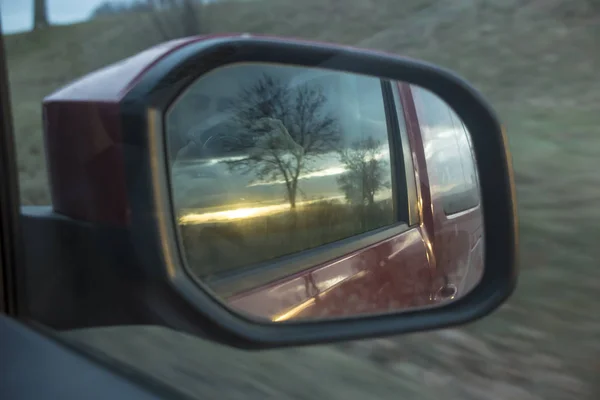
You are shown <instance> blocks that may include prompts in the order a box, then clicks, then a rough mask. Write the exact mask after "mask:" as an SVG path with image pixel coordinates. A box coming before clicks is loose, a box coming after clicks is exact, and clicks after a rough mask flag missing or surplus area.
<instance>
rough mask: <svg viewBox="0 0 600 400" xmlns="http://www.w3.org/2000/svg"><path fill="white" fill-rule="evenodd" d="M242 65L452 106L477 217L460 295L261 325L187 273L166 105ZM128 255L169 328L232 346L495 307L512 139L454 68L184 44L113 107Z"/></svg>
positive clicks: (370, 54) (510, 196)
mask: <svg viewBox="0 0 600 400" xmlns="http://www.w3.org/2000/svg"><path fill="white" fill-rule="evenodd" d="M242 62H268V63H278V64H289V65H299V66H307V67H319V68H326V69H331V70H338V71H344V72H351V73H358V74H365V75H373V76H378V77H383V78H387V79H390V80H399V81H404V82H408V83H411V84H415V85H419V86H421V87H424V88H426V89H428V90H430V91H432V92H434V93H435V94H437V95H438V96H439V97H440V98H441V99H443V100H444V101H446V102H447V103H448V104H450V105H451V106H452V108H453V109H454V110H455V112H456V113H457V114H458V115H459V116H460V117H461V118H462V119H463V121H464V123H465V125H466V127H467V128H468V129H469V131H470V132H472V133H473V137H472V144H473V146H474V151H475V155H476V157H477V164H478V169H479V177H480V181H481V182H480V185H481V201H482V206H483V215H484V237H485V272H484V275H483V278H482V280H481V282H480V284H479V285H478V286H477V287H476V288H475V289H474V290H473V291H472V292H470V293H469V294H468V295H466V296H465V297H463V298H461V299H459V300H457V301H455V302H453V303H449V304H448V305H445V306H442V307H438V308H428V309H421V310H415V311H407V312H402V313H398V314H385V315H369V316H360V317H353V318H346V319H335V320H323V321H318V322H294V321H289V322H284V323H277V324H274V323H268V322H261V321H258V320H252V319H247V318H245V317H244V316H242V315H239V314H237V313H236V312H235V311H233V310H231V309H229V308H228V307H226V306H224V305H223V303H222V302H220V301H219V300H217V299H215V298H214V297H213V296H212V295H211V294H209V292H208V290H207V289H206V288H205V290H202V288H201V287H200V286H199V285H198V284H197V282H196V281H194V280H193V279H192V278H191V277H190V276H189V275H188V274H187V272H186V270H185V268H183V265H182V263H181V254H180V251H179V245H178V243H177V241H176V240H175V229H176V228H175V226H174V223H173V220H172V215H171V210H172V207H171V204H170V201H171V199H170V195H169V189H168V176H167V175H168V174H167V173H166V153H165V151H164V150H165V138H164V137H163V129H162V124H163V121H162V117H163V114H164V111H165V110H166V109H167V108H168V106H169V105H170V104H171V103H172V102H173V101H174V100H175V98H176V97H177V96H178V95H179V94H180V93H181V92H182V91H183V90H184V89H185V88H186V87H187V86H188V85H190V84H191V82H193V81H195V80H196V79H198V78H199V77H200V76H202V75H203V74H206V73H207V72H209V71H211V70H213V69H215V68H219V67H222V66H225V65H229V64H234V63H242ZM120 110H121V113H122V125H123V132H126V133H127V134H126V135H125V137H124V139H123V140H124V143H123V153H124V156H125V163H126V166H125V168H126V177H127V190H128V193H127V194H128V197H129V200H130V204H132V205H135V206H134V207H133V206H132V207H131V210H130V218H131V241H132V245H133V246H134V249H133V251H134V252H135V253H136V254H137V256H138V257H139V258H140V259H141V261H142V263H143V267H144V268H145V269H146V271H147V272H148V273H149V276H150V277H151V281H152V282H153V283H154V284H153V285H152V286H151V288H150V286H149V287H148V289H147V290H146V291H147V294H146V296H147V301H148V303H149V304H150V305H151V307H152V311H153V312H154V313H155V316H156V317H157V318H158V319H159V320H161V321H162V322H163V323H164V324H165V325H168V326H170V327H172V328H175V329H180V330H185V331H188V332H190V333H193V334H198V335H202V336H206V337H207V338H209V339H211V340H214V341H218V342H221V343H224V344H227V345H231V346H235V347H240V348H246V349H262V348H275V347H283V346H297V345H305V344H314V343H327V342H334V341H341V340H351V339H359V338H369V337H377V336H388V335H394V334H401V333H408V332H416V331H424V330H431V329H438V328H445V327H450V326H454V325H459V324H463V323H466V322H470V321H473V320H476V319H478V318H481V317H483V316H485V315H487V314H489V313H490V312H492V311H493V310H495V309H496V308H497V307H498V306H500V305H501V304H502V303H503V302H504V301H505V300H506V299H507V298H508V297H509V296H510V294H511V293H512V291H513V290H514V288H515V286H516V281H517V266H516V258H517V241H518V236H517V215H516V200H515V187H514V178H513V173H512V166H511V159H510V153H509V150H508V142H507V140H506V137H505V134H504V131H503V128H502V126H501V124H500V122H499V120H498V118H497V117H496V115H495V113H494V111H493V110H492V108H491V107H490V106H489V105H488V103H487V101H485V100H484V99H483V97H482V96H481V95H480V94H479V93H478V92H477V91H476V90H474V89H473V88H472V87H471V86H470V85H469V84H468V83H467V82H465V81H464V80H463V79H461V78H460V77H458V76H457V75H455V74H454V73H452V72H450V71H447V70H445V69H442V68H440V67H437V66H435V65H432V64H428V63H425V62H421V61H416V60H412V59H408V58H404V57H399V56H395V55H390V54H385V53H380V52H375V51H367V50H361V49H355V48H351V47H346V46H337V45H331V44H322V43H314V42H306V41H300V40H289V39H282V38H269V37H257V36H251V35H235V36H223V37H213V38H206V39H201V40H197V41H195V42H192V43H189V44H187V45H185V46H183V47H180V48H179V49H177V50H175V51H174V52H172V53H170V54H169V55H167V56H166V57H164V58H162V59H160V60H159V61H157V62H156V63H154V64H153V65H152V66H151V67H149V68H148V69H147V70H146V71H145V73H144V74H142V76H141V77H140V78H139V79H137V80H136V82H135V83H134V85H133V86H132V88H131V90H130V91H128V92H127V93H126V94H125V95H124V97H123V98H122V101H121V103H120Z"/></svg>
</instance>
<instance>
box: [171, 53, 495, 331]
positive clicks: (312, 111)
mask: <svg viewBox="0 0 600 400" xmlns="http://www.w3.org/2000/svg"><path fill="white" fill-rule="evenodd" d="M411 110H415V111H411ZM411 112H412V113H413V114H414V115H411ZM406 121H411V123H409V124H407V123H406ZM165 131H166V140H167V149H168V158H169V159H168V165H169V169H170V184H171V188H170V189H171V195H172V203H173V208H174V209H173V215H174V219H175V223H176V225H177V231H178V239H179V241H180V248H181V252H182V259H183V261H184V264H185V266H186V268H187V269H188V271H189V272H190V274H191V275H193V276H194V277H195V278H196V279H197V280H199V281H201V282H203V283H204V284H206V285H207V286H208V287H209V288H210V289H211V290H212V291H213V292H214V293H215V295H216V296H218V297H219V298H221V299H222V300H223V301H225V302H226V303H227V304H229V305H230V306H231V307H232V308H234V309H236V310H238V311H240V312H243V313H245V314H249V315H251V316H254V317H258V318H262V319H269V320H272V321H285V320H291V319H321V318H333V317H348V316H355V315H359V314H364V313H372V314H379V313H385V312H399V311H406V310H411V309H415V308H420V307H427V306H435V305H438V304H443V303H445V302H448V301H452V300H454V299H457V298H459V297H462V296H464V295H465V294H466V293H468V292H469V291H470V290H471V289H473V288H474V287H475V286H476V285H477V283H478V280H479V279H480V277H481V275H482V272H483V237H482V236H483V222H482V214H481V207H480V204H479V183H478V176H477V168H476V163H475V158H474V153H473V151H472V147H471V141H470V137H469V133H468V131H467V129H466V127H465V126H464V124H463V123H462V121H461V120H460V118H459V117H458V116H457V115H456V114H455V113H454V111H453V110H452V109H451V108H450V107H449V106H448V105H447V104H446V103H445V102H444V101H442V100H441V99H439V98H438V97H437V96H436V95H435V94H433V93H431V92H428V91H426V90H424V89H422V88H419V87H415V86H411V85H409V84H405V83H402V82H391V81H388V80H384V79H380V78H378V77H372V76H364V75H357V74H351V73H344V72H339V71H332V70H325V69H318V68H307V67H297V66H286V65H274V64H258V63H244V64H235V65H231V66H227V67H223V68H219V69H216V70H214V71H212V72H210V73H208V74H206V75H204V76H202V77H201V78H199V79H198V80H197V81H195V82H194V83H193V84H191V86H189V87H188V88H187V89H186V90H185V91H184V92H183V93H182V94H181V95H180V96H179V97H178V98H177V99H176V100H175V102H174V103H173V104H172V105H171V107H169V110H168V111H167V114H166V126H165Z"/></svg>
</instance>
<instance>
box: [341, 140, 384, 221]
mask: <svg viewBox="0 0 600 400" xmlns="http://www.w3.org/2000/svg"><path fill="white" fill-rule="evenodd" d="M383 149H384V146H383V145H382V144H381V142H379V141H377V140H375V139H374V138H373V137H371V136H369V137H367V138H366V139H363V140H359V141H356V142H353V143H352V144H351V145H350V147H349V148H345V149H343V150H340V152H339V155H340V161H341V162H342V163H343V164H344V166H345V168H346V172H345V173H344V174H342V175H341V176H340V177H339V178H338V179H337V183H338V185H339V187H340V190H341V191H342V192H343V193H344V196H345V198H346V200H347V201H348V203H350V204H351V205H352V206H353V207H354V208H355V209H356V210H357V211H358V214H359V215H360V219H361V228H363V229H367V228H368V227H375V226H377V225H380V224H379V221H378V219H379V218H376V216H378V214H379V212H378V211H380V208H381V207H380V206H378V205H377V204H376V201H375V196H376V194H377V193H378V192H380V191H381V190H382V189H389V188H390V183H389V181H388V180H387V179H386V172H387V171H386V168H385V166H386V165H387V162H386V161H385V160H383V159H381V157H380V155H381V152H382V151H383Z"/></svg>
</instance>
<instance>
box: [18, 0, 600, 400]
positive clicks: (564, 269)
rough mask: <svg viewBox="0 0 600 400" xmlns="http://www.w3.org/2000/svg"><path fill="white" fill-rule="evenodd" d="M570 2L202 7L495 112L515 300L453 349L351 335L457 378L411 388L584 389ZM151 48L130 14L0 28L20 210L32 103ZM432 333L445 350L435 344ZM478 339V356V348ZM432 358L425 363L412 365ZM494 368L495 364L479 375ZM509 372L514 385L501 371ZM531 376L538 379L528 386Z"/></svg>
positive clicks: (589, 287)
mask: <svg viewBox="0 0 600 400" xmlns="http://www.w3.org/2000/svg"><path fill="white" fill-rule="evenodd" d="M576 3H577V4H582V1H578V2H576V1H566V0H565V1H558V0H552V1H547V2H543V1H531V2H521V1H517V0H514V1H505V2H499V1H492V0H457V1H453V2H443V1H434V0H406V1H402V2H399V1H397V0H361V1H358V0H349V1H344V2H341V1H334V0H304V1H302V2H299V1H291V0H279V1H274V0H266V1H256V2H251V3H247V4H226V3H225V4H217V5H212V6H210V7H209V8H207V12H206V18H208V20H209V21H210V24H209V26H208V29H209V30H210V31H212V32H232V31H235V32H252V33H265V34H272V35H284V36H295V37H302V38H309V39H316V40H325V41H333V42H339V43H346V44H353V45H357V46H362V47H369V48H374V49H382V50H388V51H391V52H395V53H400V54H404V55H407V56H411V57H416V58H421V59H425V60H428V61H431V62H434V63H438V64H440V65H442V66H445V67H448V68H450V69H453V70H455V71H457V72H458V73H459V74H460V75H462V76H464V77H465V78H467V79H468V80H469V81H470V82H471V83H473V84H474V85H475V87H477V88H478V89H479V90H481V91H482V92H483V94H484V95H485V96H486V97H487V98H488V99H489V100H490V101H491V102H492V104H493V106H494V107H495V108H496V109H497V111H498V113H499V115H500V117H501V119H502V120H503V122H504V124H505V125H506V128H507V133H508V137H509V142H510V148H511V152H512V155H513V160H514V167H515V174H516V181H517V190H518V210H519V214H520V232H521V235H520V237H521V254H520V264H521V270H522V272H521V276H520V280H519V287H518V290H517V291H516V293H515V295H514V296H513V297H512V298H511V300H510V301H509V302H508V303H507V305H506V306H504V307H503V308H502V309H501V310H500V311H498V312H496V313H495V314H494V315H492V316H491V317H488V318H486V319H485V320H483V321H482V322H479V323H476V324H472V325H469V326H467V327H465V328H464V329H461V330H460V331H459V332H460V335H463V336H465V337H467V338H468V339H469V340H467V341H466V342H465V343H467V342H468V343H470V344H467V345H465V347H464V349H463V347H462V344H460V343H459V342H458V341H457V340H456V337H458V336H457V335H459V334H458V333H453V334H454V335H455V336H453V337H450V339H449V338H448V335H449V334H448V333H447V332H446V333H445V332H440V333H430V334H419V335H411V336H406V337H402V338H398V339H394V340H396V341H397V342H396V343H397V344H396V348H398V347H400V348H402V350H401V351H400V350H398V351H396V352H394V351H390V350H389V348H388V347H385V346H386V345H383V343H387V342H386V341H384V340H381V341H374V342H371V341H365V342H361V343H357V344H355V346H357V347H361V346H362V347H364V348H368V351H367V353H368V354H369V356H373V357H375V354H376V353H377V352H378V351H380V350H378V349H380V348H382V349H384V350H381V351H383V352H384V353H386V357H387V358H393V357H396V359H395V361H393V362H396V363H397V364H402V363H403V362H406V360H409V361H411V362H413V363H414V364H415V365H418V364H419V363H420V364H419V365H421V366H423V365H427V366H428V368H430V369H431V370H436V368H438V369H440V371H442V372H439V373H440V374H442V375H443V374H444V373H445V374H447V375H450V376H452V377H453V379H455V380H456V379H459V380H460V382H461V383H460V384H457V385H455V386H454V388H453V389H451V390H450V391H444V390H443V389H441V388H436V387H435V385H433V386H429V387H428V388H422V390H423V391H427V392H428V393H429V392H431V393H434V392H435V393H440V394H441V393H443V394H445V395H447V396H446V397H447V398H448V396H456V398H462V399H465V398H471V397H469V396H473V398H481V399H484V398H493V397H491V395H490V397H485V396H487V394H486V395H484V394H483V393H482V392H478V391H474V389H473V387H475V386H476V385H481V386H482V387H484V388H485V387H486V385H487V386H489V385H491V383H490V382H494V384H495V383H496V382H505V383H506V384H507V385H509V384H510V385H513V384H514V385H516V386H518V388H519V390H521V392H510V391H509V392H503V393H509V395H506V396H508V397H505V398H509V397H511V395H510V394H512V397H514V398H520V399H529V398H532V399H537V398H544V399H568V398H574V397H576V398H579V399H590V400H591V399H596V398H598V397H600V387H599V385H598V383H597V382H596V381H597V379H596V378H597V376H598V373H599V364H598V362H597V360H598V359H599V358H600V346H599V345H598V344H597V343H596V342H597V341H598V340H597V339H598V337H600V335H599V334H600V314H599V313H597V312H593V311H590V310H594V309H597V308H598V306H600V297H599V296H598V289H600V270H599V268H598V259H599V256H600V246H599V245H598V243H597V242H598V238H599V237H600V235H599V234H598V226H600V207H599V206H598V200H599V199H600V174H599V173H598V165H599V163H598V159H599V154H600V113H598V111H597V110H598V106H599V105H600V80H598V79H597V71H598V70H599V69H600V52H598V51H597V44H596V38H597V37H598V33H599V28H600V23H599V18H598V16H596V15H594V14H592V13H589V12H570V13H566V12H564V8H565V7H571V8H573V7H574V6H573V4H576ZM552 5H554V6H552ZM157 41H158V37H157V35H156V33H155V32H154V30H153V29H152V25H151V24H150V22H149V20H148V18H147V16H143V15H139V16H132V15H130V16H122V17H115V18H107V19H102V20H97V21H92V22H86V23H81V24H76V25H71V26H61V27H52V28H50V29H48V30H47V31H44V32H32V33H25V34H18V35H9V36H7V37H6V46H7V52H8V57H9V75H10V83H11V96H12V99H13V112H14V119H15V129H16V134H17V138H16V139H17V151H18V159H19V173H20V178H21V179H20V182H21V195H22V202H23V203H25V204H44V203H48V202H49V195H48V188H47V178H46V171H45V164H44V149H43V143H42V139H41V110H40V102H41V99H42V98H43V97H44V96H45V95H47V94H49V93H50V92H51V91H53V90H55V89H57V88H58V87H60V86H61V85H64V84H66V83H67V82H69V81H70V80H72V79H74V78H75V77H78V76H80V75H82V74H84V73H87V72H90V71H93V70H94V69H96V68H99V67H101V66H103V65H106V64H109V63H112V62H116V61H118V60H120V59H122V58H124V57H126V56H129V55H132V54H134V53H136V52H138V51H140V50H142V49H144V48H146V47H148V46H150V45H152V44H153V43H156V42H157ZM524 329H526V330H528V332H529V334H528V335H524V334H523V330H524ZM449 332H450V333H452V332H454V331H449ZM445 335H446V336H445ZM511 341H512V342H511ZM446 342H447V343H453V346H455V347H456V348H458V349H459V351H458V353H457V352H456V351H454V353H453V352H452V351H450V350H448V351H447V352H446V353H444V351H442V350H439V349H437V347H436V346H438V344H439V345H440V346H442V345H443V343H446ZM440 343H442V344H440ZM461 343H462V342H461ZM481 343H484V344H485V345H484V344H481ZM510 343H512V345H510ZM515 343H516V344H515ZM479 344H481V346H480V347H486V348H491V349H492V351H491V353H490V354H493V355H494V357H493V358H490V357H491V356H490V355H489V354H488V353H486V352H485V351H478V349H477V346H478V345H479ZM380 346H383V347H380ZM431 349H434V350H433V351H439V355H437V356H435V355H432V354H431V352H432V350H431ZM436 349H437V350H436ZM494 350H495V351H494ZM356 351H357V352H358V350H356ZM365 351H366V350H365ZM424 354H427V356H425V355H424ZM523 354H525V355H529V357H530V358H534V357H535V356H536V355H546V356H548V357H554V358H553V359H554V360H558V361H556V362H555V364H557V365H558V366H557V367H555V369H553V370H552V371H550V370H546V369H544V368H545V367H540V366H537V365H533V366H531V365H529V364H527V363H526V362H525V361H522V362H521V361H518V360H520V359H517V358H516V357H518V356H520V355H523ZM265 357H267V356H265ZM436 357H437V358H436ZM432 358H433V359H434V360H436V362H431V361H424V360H425V359H429V360H430V359H432ZM511 363H513V364H516V365H518V366H515V367H511V365H512V364H511ZM548 363H550V362H548ZM472 364H475V365H479V366H480V367H479V368H474V369H473V368H471V367H469V366H470V365H472ZM494 365H501V366H503V368H504V369H501V370H495V369H493V368H492V369H490V368H491V367H490V366H494ZM528 365H529V366H528ZM483 366H485V367H483ZM398 368H400V367H398ZM512 368H517V369H519V371H517V373H515V374H517V375H519V374H520V380H512V379H513V375H514V374H513V372H514V371H512V370H511V369H512ZM553 368H554V367H553ZM536 371H541V372H542V373H545V374H546V375H547V376H550V377H554V378H553V379H550V380H544V379H543V378H541V377H540V376H538V375H536V374H535V373H534V372H536ZM556 371H559V372H556ZM398 373H400V372H398ZM558 373H560V374H562V375H561V376H562V377H563V378H564V379H563V380H561V379H559V377H558V376H557V375H556V374H558ZM553 374H555V375H553ZM509 378H510V379H509ZM567 378H568V379H567ZM415 379H417V378H415ZM419 379H420V378H419ZM515 379H516V378H515ZM565 379H566V380H567V381H568V380H569V379H570V381H569V382H570V384H567V383H565ZM474 382H477V383H474ZM515 382H517V383H515ZM573 382H575V383H573ZM421 383H422V381H421ZM425 386H427V385H425ZM498 390H500V389H498ZM515 390H516V389H515ZM436 391H438V392H436ZM490 391H491V392H493V390H491V389H490V390H488V392H490ZM488 394H489V393H488ZM527 396H529V397H527ZM536 396H538V397H536ZM424 397H425V395H424ZM499 398H502V397H499Z"/></svg>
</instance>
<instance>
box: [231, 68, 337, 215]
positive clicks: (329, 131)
mask: <svg viewBox="0 0 600 400" xmlns="http://www.w3.org/2000/svg"><path fill="white" fill-rule="evenodd" d="M327 101H328V99H327V97H326V96H325V94H324V91H323V88H322V87H321V86H319V85H315V84H303V85H299V86H295V87H291V86H289V85H288V84H286V83H285V82H282V81H281V80H278V79H276V78H274V77H272V76H269V75H267V74H264V75H263V76H262V78H261V79H259V80H258V81H257V82H256V83H255V84H253V85H251V86H249V87H247V88H244V89H242V90H241V91H240V92H239V93H238V95H237V97H236V98H235V99H234V100H233V101H232V103H231V111H232V119H233V126H234V127H235V128H237V129H232V130H231V132H228V133H226V134H225V136H224V137H222V140H223V146H225V148H226V149H227V152H228V154H243V155H244V156H243V157H242V158H239V159H236V160H231V161H228V164H229V166H230V168H231V169H233V170H238V171H241V172H242V173H245V174H247V173H250V172H252V173H254V174H255V175H256V178H257V179H259V180H269V181H283V182H284V183H285V187H286V198H287V200H288V202H289V204H290V207H291V208H292V209H295V207H296V197H297V193H298V179H299V178H300V175H301V173H302V172H305V171H307V170H308V169H309V168H310V163H311V161H313V160H314V158H315V157H318V156H319V155H322V154H325V153H327V152H331V151H333V150H334V149H335V147H336V146H337V144H338V143H339V140H340V129H339V124H338V121H337V119H336V118H335V117H334V115H333V114H332V113H331V112H328V111H327V110H326V105H327Z"/></svg>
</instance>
